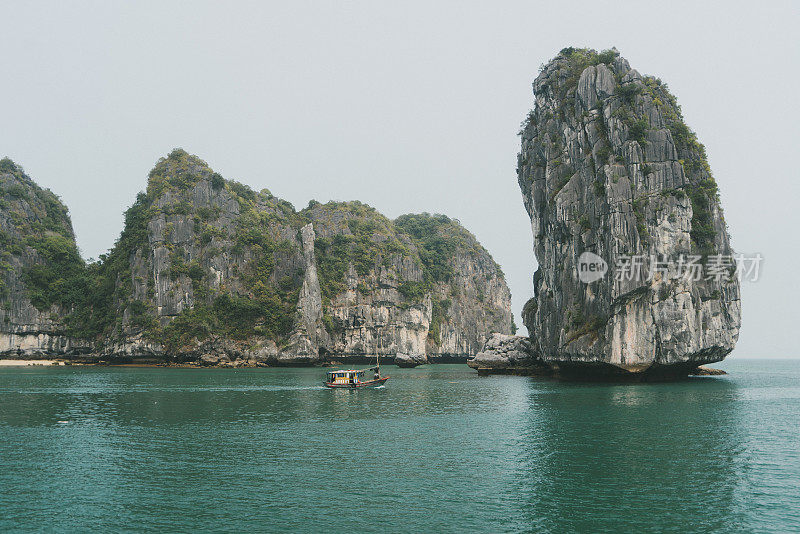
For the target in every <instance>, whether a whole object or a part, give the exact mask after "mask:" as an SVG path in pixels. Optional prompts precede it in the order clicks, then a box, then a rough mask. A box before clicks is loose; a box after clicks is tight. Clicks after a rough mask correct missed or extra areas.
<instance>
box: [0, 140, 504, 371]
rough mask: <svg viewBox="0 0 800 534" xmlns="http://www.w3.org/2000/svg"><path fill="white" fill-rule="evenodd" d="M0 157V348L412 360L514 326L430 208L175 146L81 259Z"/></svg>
mask: <svg viewBox="0 0 800 534" xmlns="http://www.w3.org/2000/svg"><path fill="white" fill-rule="evenodd" d="M2 169H3V174H2V175H1V176H0V189H2V191H0V193H2V194H3V204H2V205H0V207H2V212H0V215H1V216H0V229H2V230H3V232H2V235H0V238H2V239H3V244H4V246H5V248H4V251H5V256H4V257H5V258H6V261H7V262H8V263H7V268H6V269H4V277H3V283H4V284H5V285H4V286H3V287H4V291H5V292H4V295H3V296H4V300H3V308H2V311H0V313H2V314H3V315H2V317H4V318H5V321H4V323H3V324H4V325H5V330H3V331H2V332H1V334H2V335H0V351H3V352H6V353H11V352H13V353H14V354H22V355H26V354H27V355H31V356H39V357H44V356H47V355H51V354H59V355H61V354H70V353H76V352H89V351H91V352H92V354H93V355H94V357H95V359H103V360H107V361H118V362H124V361H132V360H143V361H169V362H176V363H183V362H185V363H192V362H193V363H197V364H201V365H233V366H238V365H299V364H302V365H311V364H320V363H325V362H327V361H343V360H352V361H354V362H355V361H362V360H364V361H372V360H373V359H374V357H375V355H376V353H380V354H381V355H382V356H383V357H384V361H391V360H392V359H393V358H394V356H395V354H396V353H401V354H403V355H406V356H407V358H404V357H403V356H401V357H400V359H399V363H400V362H407V363H409V364H410V363H424V362H427V361H428V358H431V360H432V361H437V360H438V361H447V360H452V359H461V360H465V359H466V358H467V357H468V356H471V355H473V354H475V353H476V352H477V351H478V350H479V349H480V347H481V346H482V345H483V343H484V341H485V337H486V335H487V334H486V333H487V332H491V331H495V330H497V331H505V332H507V331H510V330H511V329H512V319H511V311H510V293H509V291H508V287H507V286H506V283H505V280H504V277H503V274H502V272H501V271H500V268H499V267H498V266H497V264H496V263H495V262H494V260H492V258H491V256H490V255H489V254H488V252H487V251H486V250H485V249H483V247H481V246H480V244H478V242H477V241H476V240H475V238H474V236H472V234H470V233H469V232H467V231H466V230H465V229H464V228H463V227H461V225H460V224H459V223H458V222H457V221H454V220H451V219H449V218H447V217H444V216H440V215H427V214H422V215H406V216H403V217H400V218H399V219H397V220H396V221H391V220H389V219H387V218H385V217H383V216H382V215H380V214H379V213H378V212H376V211H375V210H374V209H372V208H370V207H369V206H366V205H363V204H361V203H358V202H348V203H336V202H332V203H328V204H324V205H323V204H319V203H317V202H313V201H312V202H311V203H310V204H309V207H308V208H306V209H305V210H302V211H296V210H295V209H294V207H293V206H292V205H291V204H289V203H288V202H286V201H284V200H281V199H278V198H276V197H274V196H273V195H272V194H270V192H269V191H267V190H263V191H261V192H255V191H253V190H251V189H250V188H249V187H247V186H245V185H243V184H240V183H237V182H233V181H228V180H225V179H224V178H222V177H221V176H220V175H219V174H217V173H215V172H214V171H213V170H212V169H210V168H209V167H208V165H207V164H206V163H205V162H204V161H202V160H200V159H199V158H197V157H195V156H191V155H189V154H187V153H186V152H184V151H183V150H180V149H177V150H175V151H173V152H172V153H170V154H169V156H167V157H166V158H162V159H161V160H160V161H159V162H158V163H157V165H156V166H155V168H154V169H153V170H152V171H151V172H150V175H149V179H148V183H147V190H146V192H143V193H140V194H139V196H138V197H137V199H136V202H135V203H134V204H133V206H131V207H130V208H129V209H128V210H127V212H126V214H125V226H124V229H123V231H122V234H121V235H120V238H119V239H118V241H117V242H116V244H115V246H114V247H113V248H112V250H111V251H110V252H109V253H108V254H106V255H103V256H102V257H101V259H100V261H99V262H97V263H94V264H92V265H89V266H87V265H85V264H84V262H83V260H81V259H80V256H79V255H78V253H77V248H76V247H75V243H74V237H73V234H72V228H71V225H70V222H69V218H68V216H67V211H66V208H64V207H63V205H62V204H61V203H60V202H59V201H58V199H57V198H56V197H55V196H54V195H52V193H49V192H48V191H44V190H41V189H40V188H38V187H36V186H35V184H33V182H31V181H30V179H29V178H27V177H26V176H24V174H23V173H22V171H21V169H19V168H17V167H16V166H14V165H13V164H12V163H10V162H7V161H6V160H3V164H2ZM2 317H0V318H2Z"/></svg>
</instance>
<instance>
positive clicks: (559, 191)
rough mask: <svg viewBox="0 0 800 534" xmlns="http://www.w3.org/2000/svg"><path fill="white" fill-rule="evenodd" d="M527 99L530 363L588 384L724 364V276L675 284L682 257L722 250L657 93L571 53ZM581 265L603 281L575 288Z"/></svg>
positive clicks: (708, 192)
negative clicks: (637, 260)
mask: <svg viewBox="0 0 800 534" xmlns="http://www.w3.org/2000/svg"><path fill="white" fill-rule="evenodd" d="M533 91H534V95H535V107H534V109H533V111H532V112H531V113H530V115H529V117H528V119H527V120H526V121H525V123H524V124H523V128H522V131H521V132H520V134H521V137H522V148H521V151H520V154H519V158H518V181H519V186H520V188H521V190H522V194H523V200H524V204H525V208H526V210H527V211H528V214H529V215H530V219H531V229H532V231H533V236H534V249H535V253H536V258H537V262H538V264H539V267H538V269H537V271H536V273H535V275H534V293H535V297H534V298H533V299H531V301H529V302H528V304H527V305H526V306H525V311H524V317H523V319H524V322H525V324H526V326H527V327H528V330H529V332H531V342H532V343H533V345H534V350H535V351H536V353H537V354H538V355H539V357H540V358H541V359H542V361H544V362H547V363H548V364H550V365H551V366H553V367H554V368H555V369H558V370H560V371H561V372H570V371H574V372H577V373H587V374H590V375H591V374H593V373H605V372H607V371H609V370H610V371H614V370H617V371H620V372H634V373H641V372H645V373H647V372H668V373H669V372H673V371H675V372H677V373H679V374H681V373H682V374H685V372H688V371H689V370H691V369H693V368H695V367H697V365H700V364H705V363H710V362H715V361H719V360H721V359H723V358H724V357H725V356H726V355H727V354H728V353H729V352H730V351H731V350H732V349H733V347H734V345H735V343H736V340H737V337H738V332H739V325H740V302H739V283H738V280H737V279H736V277H735V276H733V268H732V267H730V266H728V267H727V268H725V269H722V270H721V271H722V273H723V274H724V276H722V277H718V278H706V274H708V272H707V271H706V272H704V273H703V276H702V277H701V278H699V279H694V278H693V277H691V276H682V275H681V272H680V265H679V261H680V258H681V257H682V256H683V257H684V258H687V259H688V258H689V257H691V256H696V257H702V260H706V262H707V260H708V259H709V258H712V259H713V258H714V257H715V256H717V255H721V256H724V257H727V258H730V257H731V254H732V250H731V247H730V242H729V237H728V232H727V228H726V225H725V221H724V218H723V214H722V210H721V208H720V204H719V198H718V195H717V186H716V183H715V181H714V178H713V176H712V175H711V170H710V168H709V166H708V163H707V161H706V154H705V149H704V147H703V145H702V144H700V142H699V141H698V140H697V138H696V136H695V134H694V133H693V132H692V131H691V130H690V129H689V128H688V127H687V126H686V124H685V123H684V122H683V117H682V115H681V111H680V107H679V106H678V104H677V102H676V100H675V98H674V97H673V96H672V95H671V94H670V93H669V91H668V89H667V87H666V84H664V83H662V82H661V81H660V80H659V79H657V78H653V77H649V76H642V75H641V74H639V73H638V72H637V71H636V70H634V69H632V68H631V67H630V65H629V64H628V62H627V61H626V60H625V59H624V58H622V57H620V56H619V54H618V53H617V52H616V51H615V50H611V51H605V52H602V53H599V54H598V53H596V52H594V51H592V50H582V49H571V48H570V49H564V50H563V51H562V52H561V53H560V54H559V55H558V56H556V58H555V59H553V60H552V61H551V62H550V63H548V64H547V65H545V66H544V67H543V70H542V71H541V73H540V74H539V76H538V77H537V78H536V80H535V82H534V84H533ZM586 252H591V253H593V254H596V255H597V256H599V257H600V258H602V259H603V260H604V261H605V262H606V264H607V265H608V267H609V272H608V273H607V275H606V276H605V277H602V278H601V279H599V280H597V281H594V282H591V283H585V282H582V281H581V280H580V279H579V276H578V271H577V269H578V260H579V258H580V257H581V255H582V254H584V253H586ZM631 257H641V258H643V267H642V271H641V272H642V275H641V276H639V277H635V276H634V277H631V279H629V278H627V277H621V278H620V277H617V276H615V270H616V268H617V267H618V265H619V264H620V262H624V261H625V258H631ZM653 258H655V259H656V260H658V261H662V260H663V261H665V262H671V265H672V267H670V268H668V269H666V270H663V269H660V268H659V266H658V265H657V264H655V263H654V262H653ZM704 263H705V262H704ZM705 264H706V265H707V263H705ZM647 273H652V275H651V276H648V274H647ZM609 367H610V369H609ZM670 368H671V370H670ZM684 370H685V372H684Z"/></svg>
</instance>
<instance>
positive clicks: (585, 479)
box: [514, 379, 744, 532]
mask: <svg viewBox="0 0 800 534" xmlns="http://www.w3.org/2000/svg"><path fill="white" fill-rule="evenodd" d="M736 398H737V386H736V385H735V384H734V383H732V382H730V381H726V380H718V379H700V380H693V381H691V382H687V383H680V384H637V385H605V384H603V385H580V386H575V385H563V384H552V383H548V384H539V385H537V387H536V388H535V389H534V390H533V391H531V393H530V395H529V402H530V404H531V405H532V406H535V407H536V410H535V414H536V416H535V417H534V418H532V419H531V420H530V421H529V422H528V426H527V428H526V434H527V436H528V439H527V441H528V442H529V443H536V446H535V447H528V448H527V449H526V455H525V461H524V462H523V464H522V466H521V469H520V477H519V482H518V483H517V484H515V492H514V493H515V494H516V495H525V502H524V503H523V504H522V506H523V507H524V509H525V510H526V522H527V523H528V524H531V525H534V526H536V527H538V528H542V529H554V530H556V531H576V530H578V531H597V530H607V531H614V530H616V529H618V528H619V525H621V524H631V523H634V524H636V523H643V524H648V523H649V522H650V521H652V520H653V519H655V518H657V519H658V524H659V527H660V530H661V531H669V530H675V531H680V532H683V531H686V530H702V531H716V530H728V529H736V528H737V527H741V525H742V522H743V517H742V514H743V510H740V509H739V508H738V506H737V503H736V499H735V494H736V488H737V487H738V486H740V485H741V483H742V481H741V479H740V475H739V474H738V471H739V469H738V467H740V466H741V463H742V462H741V454H742V452H743V443H744V437H743V433H742V428H741V421H740V414H739V413H738V409H737V402H736Z"/></svg>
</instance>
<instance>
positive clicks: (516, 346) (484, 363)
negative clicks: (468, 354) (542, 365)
mask: <svg viewBox="0 0 800 534" xmlns="http://www.w3.org/2000/svg"><path fill="white" fill-rule="evenodd" d="M536 364H537V359H536V357H535V354H534V350H533V347H532V346H531V342H530V339H528V338H527V337H523V336H511V335H505V334H499V333H493V334H492V336H491V337H490V338H489V340H488V341H487V342H486V345H485V346H484V347H483V350H481V351H480V352H479V353H478V354H476V355H475V357H474V358H471V359H469V360H467V365H469V366H470V367H472V368H473V369H481V368H487V369H509V368H521V367H530V366H533V365H536Z"/></svg>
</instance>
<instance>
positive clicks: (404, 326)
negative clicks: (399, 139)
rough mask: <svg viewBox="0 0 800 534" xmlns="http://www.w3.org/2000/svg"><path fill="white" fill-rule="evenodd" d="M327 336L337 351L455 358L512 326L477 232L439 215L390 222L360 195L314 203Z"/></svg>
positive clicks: (310, 213)
mask: <svg viewBox="0 0 800 534" xmlns="http://www.w3.org/2000/svg"><path fill="white" fill-rule="evenodd" d="M302 213H303V215H304V216H306V217H308V219H309V220H310V221H312V223H313V225H314V228H315V229H316V232H317V236H318V238H317V257H318V262H319V271H320V274H321V278H322V281H321V285H322V290H323V300H324V309H325V314H326V315H325V322H326V325H327V326H328V328H329V331H330V333H331V340H332V343H331V345H330V346H329V347H327V348H326V350H328V351H330V352H331V353H333V354H336V355H339V356H340V357H341V356H348V355H349V356H362V357H364V358H368V357H370V355H374V354H375V352H376V351H378V352H380V353H381V354H387V355H392V356H393V355H394V354H396V353H401V354H404V355H406V356H408V357H410V358H411V359H412V360H414V361H416V362H420V361H425V358H426V355H427V357H428V358H430V359H431V360H433V361H448V360H454V359H458V360H462V361H463V359H464V358H465V357H466V356H471V355H474V354H476V353H477V352H478V351H479V350H480V348H481V347H482V346H483V344H484V342H485V341H486V339H487V338H488V335H489V334H490V333H491V332H494V331H502V332H509V331H510V330H511V329H512V323H513V320H512V316H511V309H510V302H511V294H510V292H509V290H508V287H507V286H506V283H505V279H504V277H503V273H502V271H501V270H500V268H499V266H498V265H497V264H496V263H495V262H494V260H493V259H492V257H491V256H490V255H489V253H488V252H487V251H486V250H485V249H484V248H483V247H482V246H480V244H479V243H478V242H477V240H476V239H475V237H474V236H473V235H472V234H470V233H469V232H467V231H466V230H465V229H464V228H463V227H462V226H461V225H460V224H458V223H457V222H456V221H453V220H451V219H449V218H447V217H445V216H443V215H428V214H422V215H403V216H401V217H399V218H398V219H397V220H395V221H394V222H393V221H390V220H388V219H387V218H385V217H383V216H382V215H380V214H379V213H378V212H376V211H375V210H374V209H372V208H370V207H369V206H366V205H364V204H361V203H359V202H346V203H341V202H331V203H328V204H324V205H323V204H318V203H313V202H312V204H311V205H310V206H309V207H308V208H307V209H306V210H304V211H303V212H302Z"/></svg>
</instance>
